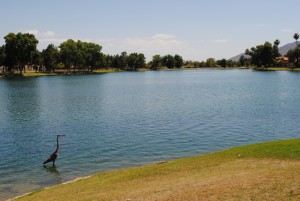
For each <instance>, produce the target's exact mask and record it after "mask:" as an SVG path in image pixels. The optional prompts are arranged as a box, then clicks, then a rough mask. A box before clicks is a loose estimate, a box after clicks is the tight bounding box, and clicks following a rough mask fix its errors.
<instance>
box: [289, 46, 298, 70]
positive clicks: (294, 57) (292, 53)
mask: <svg viewBox="0 0 300 201" xmlns="http://www.w3.org/2000/svg"><path fill="white" fill-rule="evenodd" d="M287 56H288V57H289V61H290V62H292V63H294V65H295V66H297V67H299V66H300V62H299V58H300V45H298V46H297V47H296V48H295V49H292V50H289V51H288V53H287Z"/></svg>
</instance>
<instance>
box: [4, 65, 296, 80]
mask: <svg viewBox="0 0 300 201" xmlns="http://www.w3.org/2000/svg"><path fill="white" fill-rule="evenodd" d="M247 69H252V70H257V71H300V68H289V67H269V68H254V67H226V68H222V67H201V68H194V67H183V68H173V69H168V68H159V69H156V70H154V69H149V68H140V69H138V70H136V71H139V72H143V71H181V70H247ZM112 72H128V71H127V70H119V69H113V68H109V69H97V70H94V71H92V72H91V71H77V70H76V71H73V70H71V71H63V70H58V71H55V72H47V71H43V72H35V71H27V72H23V73H22V77H39V76H55V75H90V74H103V73H112ZM20 76H21V75H20V74H19V72H14V73H10V74H6V75H5V74H3V73H0V77H8V78H9V77H20Z"/></svg>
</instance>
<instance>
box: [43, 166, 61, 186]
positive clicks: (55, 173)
mask: <svg viewBox="0 0 300 201" xmlns="http://www.w3.org/2000/svg"><path fill="white" fill-rule="evenodd" d="M44 168H45V169H46V170H47V172H48V173H50V174H52V175H53V178H54V179H56V181H57V183H62V182H63V179H62V178H61V176H60V173H59V171H58V169H57V167H56V166H49V167H48V166H47V165H44Z"/></svg>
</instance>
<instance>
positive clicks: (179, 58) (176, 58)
mask: <svg viewBox="0 0 300 201" xmlns="http://www.w3.org/2000/svg"><path fill="white" fill-rule="evenodd" d="M174 62H175V64H174V65H175V67H176V68H181V67H182V65H183V59H182V56H180V55H178V54H175V56H174Z"/></svg>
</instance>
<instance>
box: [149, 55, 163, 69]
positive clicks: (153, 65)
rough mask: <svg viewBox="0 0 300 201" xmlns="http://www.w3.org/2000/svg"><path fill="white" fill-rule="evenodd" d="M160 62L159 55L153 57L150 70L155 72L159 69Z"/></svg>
mask: <svg viewBox="0 0 300 201" xmlns="http://www.w3.org/2000/svg"><path fill="white" fill-rule="evenodd" d="M161 62H162V58H161V57H160V55H158V54H157V55H154V56H153V57H152V61H151V68H152V69H153V70H157V69H158V68H160V67H161Z"/></svg>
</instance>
